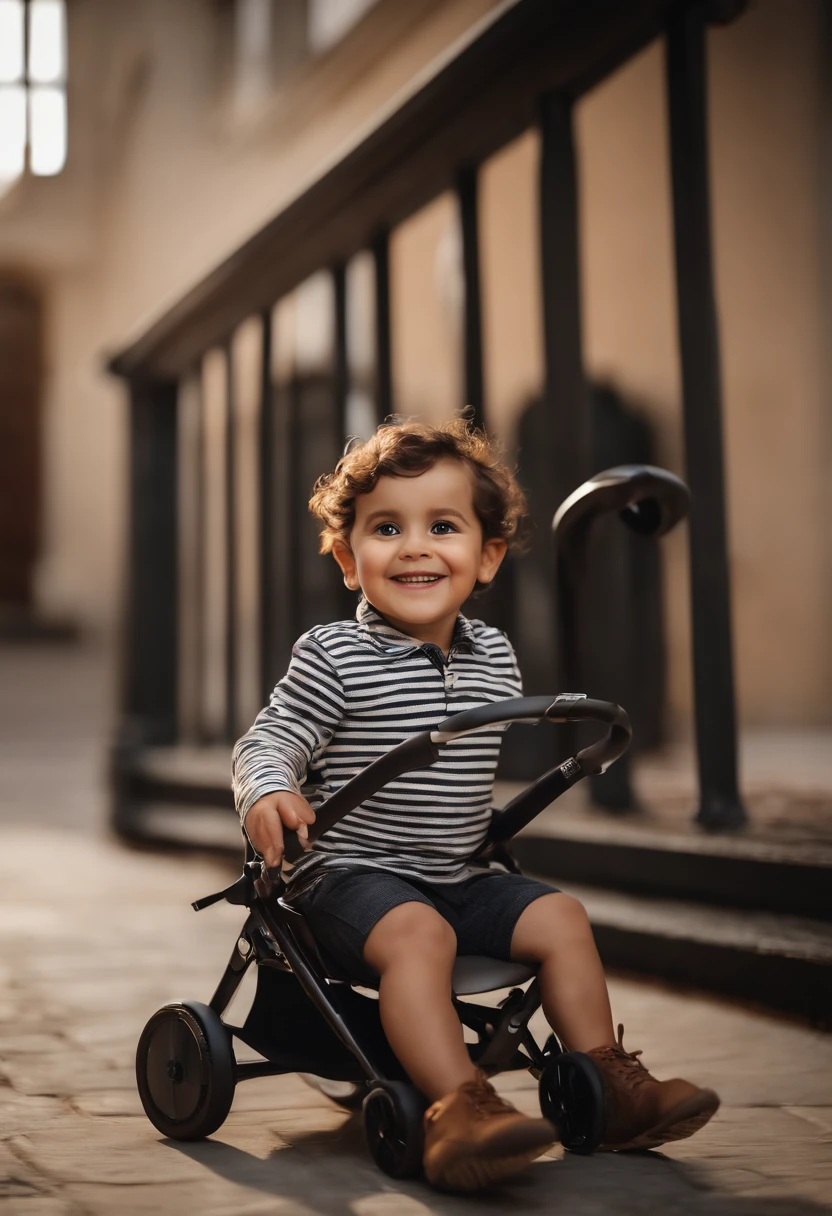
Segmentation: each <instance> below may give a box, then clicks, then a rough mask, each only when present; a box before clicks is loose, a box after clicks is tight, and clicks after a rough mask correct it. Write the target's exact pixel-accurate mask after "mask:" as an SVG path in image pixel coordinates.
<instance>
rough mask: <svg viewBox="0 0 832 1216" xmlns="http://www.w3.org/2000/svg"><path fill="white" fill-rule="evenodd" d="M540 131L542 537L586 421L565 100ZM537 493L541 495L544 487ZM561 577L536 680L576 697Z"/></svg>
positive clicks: (573, 632) (580, 455)
mask: <svg viewBox="0 0 832 1216" xmlns="http://www.w3.org/2000/svg"><path fill="white" fill-rule="evenodd" d="M540 132H541V160H540V240H541V245H540V257H541V273H542V288H543V348H544V358H545V386H544V401H545V405H546V407H547V415H548V418H549V420H550V425H549V426H548V427H546V430H545V433H546V439H547V441H548V444H549V445H550V446H549V451H548V459H549V464H550V467H551V470H552V477H551V481H550V483H549V493H548V495H547V496H546V498H545V501H543V500H542V494H541V496H540V498H539V499H538V502H537V503H536V504H534V505H535V518H536V519H537V520H538V524H539V526H540V525H541V524H543V522H544V521H545V525H546V531H548V526H549V524H550V522H551V520H552V518H553V516H554V513H555V510H556V509H557V507H558V506H559V505H560V503H561V502H562V501H563V499H564V498H565V497H566V496H567V495H568V494H569V493H571V491H572V490H574V489H575V488H576V487H577V486H578V485H580V484H581V482H582V481H584V480H585V479H586V478H587V477H588V476H589V473H590V469H589V460H590V418H589V397H588V392H587V386H586V380H585V377H584V368H583V356H582V350H581V297H580V278H579V248H578V196H577V191H578V184H577V170H576V164H575V147H574V136H573V129H572V104H571V102H570V101H569V100H568V99H567V98H564V97H561V96H559V95H558V94H556V93H550V94H547V95H546V96H545V97H543V98H542V99H541V103H540ZM539 491H542V492H545V491H544V487H542V486H541V487H539ZM544 559H545V560H546V562H547V565H548V567H549V568H552V567H553V561H552V555H551V551H550V549H549V548H548V546H547V548H546V551H545V555H544V554H543V553H541V554H540V558H539V560H544ZM563 574H564V572H561V577H556V575H555V572H554V571H553V580H554V582H555V584H556V586H555V585H553V587H552V596H553V601H554V600H555V597H557V604H558V613H557V621H558V632H557V650H556V653H555V650H554V648H553V650H552V651H550V652H549V653H544V654H541V668H540V678H541V679H543V680H544V681H548V682H549V683H550V684H551V683H552V682H553V681H556V683H557V686H558V687H560V688H561V689H562V690H563V691H565V692H571V691H576V690H577V691H582V690H581V688H580V682H581V665H580V645H581V637H580V631H579V628H578V623H579V620H580V613H579V611H578V605H577V591H576V590H575V589H574V587H573V586H572V585H571V584H570V582H569V580H568V579H567V578H566V577H563ZM553 616H554V614H553ZM556 655H557V661H556ZM555 668H557V673H555ZM567 733H568V732H567ZM572 745H573V744H572V743H571V742H570V743H569V746H570V747H571V746H572Z"/></svg>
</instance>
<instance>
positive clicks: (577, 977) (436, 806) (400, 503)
mask: <svg viewBox="0 0 832 1216" xmlns="http://www.w3.org/2000/svg"><path fill="white" fill-rule="evenodd" d="M310 509H311V510H312V512H313V513H314V514H315V515H316V516H317V517H318V518H319V519H320V520H321V521H322V524H323V530H322V543H321V550H322V552H324V553H327V552H331V553H332V555H333V557H334V558H335V560H336V561H337V563H338V565H339V566H340V568H341V570H342V572H343V575H344V582H345V583H346V585H347V587H349V588H350V590H352V591H360V592H361V593H362V598H361V600H360V602H359V606H358V611H357V613H356V619H355V620H353V621H338V622H336V623H335V624H332V625H319V626H317V627H316V628H314V629H310V630H309V632H308V633H306V634H304V635H303V637H301V638H300V639H299V640H298V642H297V643H296V644H295V647H294V652H293V658H292V662H291V664H290V667H289V670H288V672H287V673H286V675H285V676H284V678H283V679H282V680H281V681H280V683H279V684H278V685H277V687H276V688H275V690H274V693H273V694H272V698H271V701H270V704H269V705H268V707H267V708H266V709H264V710H263V711H262V712H261V713H260V714H259V715H258V717H257V720H256V721H255V723H254V725H253V727H252V728H251V730H250V731H249V732H248V734H247V735H245V736H244V737H243V738H242V739H241V740H240V741H239V743H238V744H237V746H236V748H235V752H234V762H233V773H234V792H235V798H236V803H237V807H238V809H239V812H240V815H241V817H242V819H243V823H244V825H245V829H246V832H247V834H248V837H249V839H250V841H251V843H252V845H253V846H254V848H255V849H256V850H257V852H258V853H259V854H260V855H261V856H262V857H263V858H264V860H265V863H266V866H267V867H269V868H272V867H275V866H278V865H279V864H280V862H281V858H282V853H283V828H284V826H285V827H287V828H290V829H293V830H298V829H300V831H301V835H303V834H304V833H305V832H306V831H307V825H308V824H310V823H313V822H314V819H315V814H314V811H313V809H312V807H311V806H310V804H309V802H307V801H306V799H305V798H304V797H303V796H302V795H301V793H300V788H301V785H302V784H303V782H304V781H305V779H306V777H307V773H308V772H309V771H310V770H312V771H314V772H315V773H316V774H317V776H318V777H319V778H320V784H319V785H318V786H317V792H316V795H315V797H316V799H318V800H322V799H323V798H325V797H328V796H329V795H330V794H331V793H332V792H334V791H335V790H336V789H338V788H339V787H340V786H341V785H342V784H343V783H344V782H346V781H348V780H349V779H350V778H351V777H353V776H355V774H356V773H358V772H360V771H361V770H362V769H363V768H365V767H366V766H367V765H368V764H369V763H370V762H371V761H372V760H374V759H376V758H377V757H378V756H379V755H381V754H383V753H384V752H386V751H388V750H389V749H390V748H391V747H393V746H395V745H396V744H397V743H400V742H401V741H402V740H403V739H405V738H407V737H408V736H410V735H412V734H415V733H417V732H419V731H423V730H426V729H430V728H431V727H433V726H435V725H436V724H437V723H438V722H439V721H441V720H442V719H443V718H446V717H448V716H450V715H451V714H454V713H458V712H461V711H462V710H465V709H470V708H473V707H474V706H476V705H481V704H483V703H484V702H488V701H496V700H502V699H505V698H507V697H517V696H520V695H522V687H521V679H520V673H519V671H518V669H517V662H516V659H515V656H514V651H513V649H512V647H511V644H510V642H509V641H508V639H507V638H506V636H505V635H504V634H503V633H501V632H500V630H498V629H494V628H492V627H491V626H488V625H485V624H484V623H483V622H482V621H478V620H470V621H469V620H467V619H466V618H465V617H463V616H462V615H460V611H459V609H460V606H461V605H462V604H463V603H464V601H465V600H466V599H467V598H468V596H469V595H470V594H471V592H472V591H473V590H474V588H475V587H476V586H478V585H485V584H487V583H490V582H491V580H492V579H493V578H494V576H495V574H496V573H497V570H498V568H499V566H500V563H501V562H502V560H503V557H504V556H505V553H506V549H507V547H508V544H509V543H510V542H511V541H513V540H514V539H515V537H516V533H517V527H518V524H519V522H520V520H521V518H522V516H523V515H524V513H525V501H524V498H523V494H522V491H521V490H520V488H519V486H518V485H517V483H516V482H515V480H514V478H513V476H512V474H511V472H510V471H509V469H508V468H507V467H506V466H505V465H504V464H502V463H501V462H500V460H499V458H498V456H497V454H496V453H495V451H494V450H493V449H492V447H491V445H490V444H489V442H488V440H487V439H486V438H485V436H484V435H482V434H481V433H479V432H476V431H473V430H472V429H471V428H470V427H469V425H468V424H467V423H465V422H464V421H462V420H456V421H453V422H449V423H446V424H444V425H442V426H439V427H433V426H428V425H426V424H421V423H416V422H405V423H401V424H398V425H386V426H383V427H380V428H379V429H378V431H377V432H376V433H375V435H374V436H373V437H372V438H371V439H370V440H368V441H367V442H366V443H364V444H363V445H361V446H360V447H358V448H355V449H353V450H352V451H350V452H349V453H348V454H347V455H345V456H344V457H343V458H342V459H341V460H340V461H339V462H338V465H337V467H336V469H335V470H334V472H332V473H330V474H328V475H326V476H324V477H322V478H321V479H320V480H319V482H318V484H317V486H316V487H315V493H314V495H313V497H312V499H311V501H310ZM553 691H554V690H553ZM504 729H505V727H502V728H500V727H491V728H487V729H485V730H483V731H480V732H476V733H475V734H472V735H468V736H466V737H464V738H460V739H457V740H454V741H452V742H450V743H447V744H445V745H444V746H443V748H442V752H441V754H440V758H439V760H438V761H436V763H435V764H433V765H432V766H431V767H430V768H428V769H424V770H421V771H419V772H417V773H412V774H406V775H405V776H404V777H402V778H400V779H398V780H397V781H393V782H390V784H389V785H387V786H386V787H385V788H384V789H382V790H380V791H379V792H378V793H377V794H376V795H375V796H374V797H372V798H370V799H368V800H367V802H365V803H364V804H362V805H361V806H359V807H357V808H356V809H355V810H354V811H351V812H350V813H349V814H348V815H346V816H345V817H344V819H342V820H341V822H340V823H338V824H337V825H336V826H335V827H334V828H332V829H331V830H330V831H328V832H326V833H325V834H324V835H323V836H322V837H321V839H320V840H318V841H316V842H315V844H314V845H313V847H312V848H311V850H309V851H308V852H307V853H306V855H305V856H304V857H303V858H302V859H301V860H300V861H299V862H298V864H297V865H296V866H295V868H294V870H293V871H292V873H291V876H290V878H289V889H288V896H287V897H288V898H289V899H291V900H292V901H293V902H294V903H295V905H296V906H297V907H298V908H300V909H301V910H302V911H303V913H304V915H305V916H306V917H307V919H308V921H309V923H310V925H311V927H312V929H313V932H314V934H315V937H316V940H317V941H318V942H319V943H320V945H321V946H322V948H323V949H325V950H326V951H327V953H328V954H330V955H331V956H333V957H334V958H336V959H337V960H338V963H339V965H341V966H342V967H343V968H344V969H345V974H346V975H347V976H348V977H349V978H350V979H353V980H354V981H355V982H359V983H360V982H362V981H364V982H366V981H367V979H368V978H369V979H372V980H374V981H376V982H377V983H378V989H379V1002H380V1012H381V1020H382V1023H383V1026H384V1030H385V1033H386V1035H387V1038H388V1040H389V1042H390V1045H391V1047H392V1048H393V1050H394V1051H395V1053H396V1055H397V1056H398V1058H399V1060H400V1061H401V1063H402V1065H403V1066H404V1068H405V1070H406V1071H407V1074H408V1076H409V1077H410V1078H411V1080H412V1081H413V1083H414V1085H416V1086H417V1087H418V1088H419V1089H420V1090H422V1092H423V1093H424V1094H425V1095H426V1097H427V1098H428V1099H429V1101H430V1102H431V1103H432V1105H431V1106H430V1108H429V1109H428V1111H427V1113H426V1115H425V1156H424V1163H425V1172H426V1175H427V1178H428V1180H429V1181H430V1182H431V1183H433V1184H434V1185H436V1186H440V1187H445V1188H449V1189H458V1190H473V1189H476V1188H478V1187H480V1186H483V1185H485V1184H487V1183H489V1182H492V1181H494V1180H496V1179H498V1178H501V1177H504V1176H505V1175H506V1174H508V1173H510V1172H513V1171H514V1170H516V1169H517V1168H518V1167H520V1166H522V1165H524V1164H526V1163H527V1162H529V1161H531V1160H533V1159H534V1158H535V1157H537V1156H538V1155H539V1154H540V1153H542V1152H543V1151H544V1150H545V1149H546V1148H548V1147H550V1146H551V1145H552V1144H553V1143H554V1142H555V1141H556V1139H557V1133H556V1129H555V1128H554V1127H553V1126H552V1125H551V1124H549V1123H548V1122H547V1121H546V1120H544V1119H532V1118H527V1117H526V1116H525V1115H522V1114H521V1113H520V1112H519V1111H517V1110H516V1109H515V1108H514V1107H513V1106H511V1105H510V1104H509V1103H508V1102H505V1101H503V1099H502V1098H500V1097H499V1096H498V1095H497V1093H496V1092H495V1091H494V1089H493V1088H492V1087H491V1085H490V1084H489V1083H488V1081H487V1080H486V1077H485V1075H484V1074H483V1073H482V1072H479V1071H478V1070H477V1069H476V1068H475V1066H474V1064H473V1063H472V1062H471V1060H470V1058H469V1055H468V1051H467V1049H466V1047H465V1043H464V1041H463V1035H462V1028H461V1026H460V1023H459V1019H458V1018H457V1016H456V1013H455V1012H454V1009H453V1005H452V1003H451V973H452V970H453V966H454V960H455V957H456V955H457V953H461V954H485V955H489V956H491V957H493V958H501V959H515V960H518V961H522V962H525V963H530V964H534V965H535V966H537V968H538V974H539V977H540V985H541V993H542V998H543V1009H544V1012H545V1014H546V1017H547V1019H548V1021H549V1023H550V1025H551V1026H552V1027H553V1028H554V1030H555V1031H556V1033H557V1034H558V1036H559V1038H560V1039H561V1040H562V1041H563V1042H564V1043H565V1044H566V1045H567V1046H568V1048H569V1049H570V1050H572V1051H583V1052H587V1053H588V1054H589V1055H590V1056H591V1057H592V1058H593V1060H595V1062H596V1064H597V1065H598V1067H599V1068H600V1069H601V1070H602V1072H603V1074H604V1077H605V1079H606V1084H607V1092H608V1117H607V1127H606V1136H605V1144H604V1147H606V1148H609V1149H623V1148H648V1147H655V1146H657V1145H659V1144H662V1143H664V1142H665V1141H667V1140H678V1139H681V1138H683V1137H685V1136H689V1135H691V1134H692V1133H693V1132H694V1131H696V1130H697V1129H698V1128H700V1127H702V1126H703V1124H705V1123H706V1122H707V1121H708V1119H710V1117H711V1116H712V1115H713V1114H714V1112H715V1111H716V1109H717V1107H718V1105H719V1099H718V1098H717V1096H716V1094H714V1093H713V1092H712V1091H710V1090H702V1089H698V1088H696V1087H695V1086H694V1085H691V1084H690V1083H689V1082H687V1081H681V1080H673V1081H664V1082H658V1081H656V1080H655V1079H654V1078H653V1077H652V1076H651V1075H650V1074H649V1073H648V1072H647V1070H646V1069H645V1068H644V1066H643V1065H642V1064H641V1063H640V1061H639V1060H638V1059H637V1058H636V1056H637V1055H638V1054H640V1053H637V1052H633V1053H630V1052H627V1051H625V1050H624V1048H623V1046H622V1033H623V1031H622V1027H619V1033H618V1040H617V1041H616V1037H615V1035H614V1032H613V1024H612V1015H611V1012H610V1004H609V998H608V996H607V988H606V983H605V980H604V973H603V970H602V967H601V962H600V959H599V957H598V953H597V951H596V948H595V943H594V940H593V936H592V930H591V929H590V926H589V921H588V919H587V916H586V913H585V912H584V909H583V907H582V906H581V904H580V903H578V901H577V900H575V899H573V898H572V897H571V896H570V895H566V894H563V893H562V892H559V891H557V890H556V889H555V888H553V887H550V886H548V885H546V884H545V883H542V882H537V881H536V880H534V879H531V878H527V877H524V876H521V875H519V874H510V873H504V872H501V871H498V872H493V871H492V872H484V871H483V870H482V869H475V868H472V866H471V865H470V864H469V863H470V859H471V857H472V856H473V855H474V854H475V853H476V851H477V849H478V848H479V847H480V846H481V844H482V843H483V841H484V839H485V835H486V831H487V829H488V825H489V821H490V818H491V798H492V785H493V781H494V772H495V769H496V765H497V757H498V754H499V749H500V742H501V731H502V730H504Z"/></svg>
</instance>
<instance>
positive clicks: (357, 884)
mask: <svg viewBox="0 0 832 1216" xmlns="http://www.w3.org/2000/svg"><path fill="white" fill-rule="evenodd" d="M555 891H557V888H556V887H551V886H549V885H548V884H547V883H545V882H538V880H537V879H535V878H526V877H525V875H523V874H507V873H504V872H503V871H497V872H491V873H486V874H475V875H473V876H472V877H470V878H466V879H464V880H463V881H462V882H454V883H432V884H431V883H423V882H416V881H414V880H413V879H407V878H400V877H399V876H398V875H397V874H391V873H389V872H388V871H386V870H358V871H356V870H347V869H343V870H328V871H326V872H325V873H324V874H323V876H322V877H321V878H319V879H318V880H317V881H316V882H315V883H314V884H313V886H312V887H311V888H310V889H309V890H306V891H303V892H302V893H301V894H299V895H298V896H296V897H295V898H294V899H292V900H291V903H292V906H293V907H295V908H297V909H298V911H299V912H301V913H302V914H303V916H304V918H305V919H306V921H307V923H308V925H309V927H310V929H311V930H312V933H313V936H314V938H315V941H316V943H317V944H318V946H319V947H320V948H321V949H322V950H323V951H324V953H325V954H326V955H327V956H328V958H329V959H331V960H333V961H334V962H336V963H337V964H338V966H337V970H338V971H339V972H343V978H345V979H349V980H351V981H352V982H353V983H362V982H365V983H366V982H368V981H370V982H372V983H374V982H375V981H376V980H377V979H378V973H377V972H376V971H374V970H373V968H372V967H370V966H369V964H368V963H366V962H365V961H364V943H365V942H366V940H367V938H368V937H369V934H370V930H371V929H372V928H373V927H374V926H375V925H376V924H377V923H378V921H380V920H381V918H382V916H385V915H386V914H387V913H388V912H390V911H391V910H392V909H393V908H396V907H398V905H399V904H406V903H413V902H416V903H420V904H427V905H428V907H431V908H435V909H436V911H437V912H438V913H439V914H440V916H443V917H444V918H445V920H446V921H447V922H448V924H449V925H450V926H451V928H452V929H453V931H454V932H455V933H456V937H457V952H458V953H459V954H483V955H486V956H487V957H488V958H497V959H502V960H504V961H506V962H508V961H510V959H511V939H512V935H513V933H514V928H515V925H516V924H517V922H518V920H519V919H520V917H521V915H522V913H523V912H524V911H525V910H526V908H527V907H528V906H529V904H530V903H533V902H534V900H536V899H540V897H541V895H551V894H553V893H554V892H555Z"/></svg>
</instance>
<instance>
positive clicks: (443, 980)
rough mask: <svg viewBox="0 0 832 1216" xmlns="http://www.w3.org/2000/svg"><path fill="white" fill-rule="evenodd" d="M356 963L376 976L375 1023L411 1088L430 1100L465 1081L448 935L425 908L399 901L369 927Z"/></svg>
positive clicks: (468, 1074) (467, 1073)
mask: <svg viewBox="0 0 832 1216" xmlns="http://www.w3.org/2000/svg"><path fill="white" fill-rule="evenodd" d="M364 958H365V960H366V962H368V963H369V964H370V966H371V967H373V968H374V969H375V970H376V971H378V973H379V975H380V976H381V981H380V983H379V990H378V994H379V1005H380V1013H381V1023H382V1026H383V1027H384V1033H385V1034H386V1035H387V1039H388V1041H389V1043H390V1046H391V1047H392V1048H393V1051H394V1052H395V1053H396V1056H397V1057H398V1059H399V1060H400V1061H401V1064H402V1066H403V1067H404V1069H405V1071H406V1072H407V1074H408V1076H409V1077H410V1079H411V1081H412V1082H413V1084H414V1085H415V1086H417V1088H419V1089H420V1090H421V1091H422V1093H423V1094H424V1095H425V1096H426V1097H427V1098H429V1099H430V1100H431V1102H435V1101H436V1100H437V1099H439V1098H442V1097H444V1095H445V1094H447V1093H450V1092H451V1090H453V1089H456V1088H457V1087H458V1086H459V1085H463V1084H464V1083H465V1082H466V1081H472V1080H473V1079H474V1078H475V1076H476V1069H475V1068H474V1065H473V1064H472V1063H471V1059H470V1057H469V1055H468V1049H467V1047H466V1046H465V1040H464V1038H463V1033H462V1026H461V1024H460V1021H459V1018H458V1017H457V1015H456V1011H455V1010H454V1007H453V1005H452V1003H451V973H452V972H453V967H454V960H455V958H456V934H455V933H454V931H453V929H452V928H451V926H450V925H449V924H448V922H447V921H446V920H445V919H444V917H442V916H440V915H439V913H438V912H437V911H435V909H433V908H429V907H428V906H427V904H421V903H417V902H415V901H414V902H412V903H407V904H399V905H398V907H396V908H393V909H392V910H391V911H390V912H388V913H387V914H386V915H385V916H383V917H382V918H381V920H380V921H379V922H378V923H377V924H376V925H374V926H373V929H372V931H371V932H370V935H369V937H368V938H367V941H366V942H365V944H364Z"/></svg>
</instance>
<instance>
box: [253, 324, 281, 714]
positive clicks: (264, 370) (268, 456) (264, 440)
mask: <svg viewBox="0 0 832 1216" xmlns="http://www.w3.org/2000/svg"><path fill="white" fill-rule="evenodd" d="M260 320H261V325H262V330H263V340H262V345H261V348H260V351H261V353H260V417H259V423H260V425H259V449H258V464H259V481H260V485H259V490H260V494H259V512H260V532H259V536H260V563H259V565H260V571H259V577H260V588H259V589H260V697H261V700H262V701H264V702H265V701H267V700H268V699H269V695H270V694H271V691H272V688H273V687H274V685H275V681H276V679H277V666H278V663H277V656H276V653H275V594H276V590H277V586H278V583H277V579H276V570H275V539H276V538H275V519H274V516H275V485H274V448H275V421H274V413H275V402H274V390H273V388H272V316H271V311H270V310H269V309H266V310H265V311H264V312H263V313H261V317H260Z"/></svg>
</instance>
